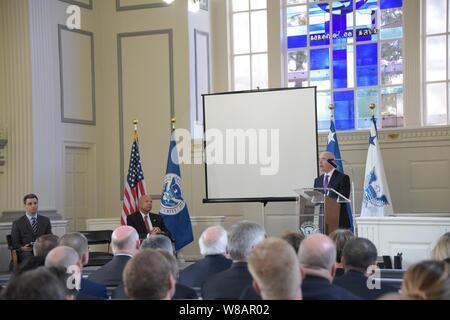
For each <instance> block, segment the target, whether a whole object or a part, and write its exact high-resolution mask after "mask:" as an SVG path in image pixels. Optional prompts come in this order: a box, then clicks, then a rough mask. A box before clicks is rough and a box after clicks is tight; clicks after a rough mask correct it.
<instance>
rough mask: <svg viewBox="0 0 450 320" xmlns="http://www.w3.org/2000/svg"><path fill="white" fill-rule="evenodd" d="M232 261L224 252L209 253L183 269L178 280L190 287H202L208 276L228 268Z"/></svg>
mask: <svg viewBox="0 0 450 320" xmlns="http://www.w3.org/2000/svg"><path fill="white" fill-rule="evenodd" d="M232 263H233V261H231V260H230V259H227V258H225V257H224V256H223V255H222V254H213V255H208V256H205V257H204V258H203V259H202V260H199V261H197V262H196V263H193V264H191V265H190V266H188V267H186V268H185V269H183V270H181V271H180V278H179V279H178V281H179V282H180V283H181V284H184V285H186V286H188V287H199V288H201V287H202V285H203V283H204V282H205V281H206V279H208V277H210V276H211V275H213V274H216V273H219V272H222V271H224V270H226V269H228V268H229V267H230V266H231V264H232Z"/></svg>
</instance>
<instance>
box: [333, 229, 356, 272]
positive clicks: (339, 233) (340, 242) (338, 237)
mask: <svg viewBox="0 0 450 320" xmlns="http://www.w3.org/2000/svg"><path fill="white" fill-rule="evenodd" d="M330 238H331V240H333V242H334V245H335V246H336V275H335V277H336V278H337V277H340V276H342V275H343V274H344V272H345V270H344V266H343V264H342V261H341V259H342V251H343V250H344V247H345V244H346V243H347V241H348V240H350V239H352V238H354V235H353V232H351V231H350V230H348V229H337V230H334V231H333V232H332V233H330Z"/></svg>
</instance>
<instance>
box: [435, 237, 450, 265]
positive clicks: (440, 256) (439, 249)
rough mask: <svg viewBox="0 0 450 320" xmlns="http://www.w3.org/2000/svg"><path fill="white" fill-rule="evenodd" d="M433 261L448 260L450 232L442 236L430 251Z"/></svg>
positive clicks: (449, 255) (449, 254) (449, 256)
mask: <svg viewBox="0 0 450 320" xmlns="http://www.w3.org/2000/svg"><path fill="white" fill-rule="evenodd" d="M431 257H432V259H434V260H445V259H447V258H450V232H447V233H445V234H443V235H442V236H441V237H440V238H439V240H438V242H437V243H436V245H435V246H434V248H433V251H431Z"/></svg>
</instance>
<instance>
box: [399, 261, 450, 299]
mask: <svg viewBox="0 0 450 320" xmlns="http://www.w3.org/2000/svg"><path fill="white" fill-rule="evenodd" d="M401 293H402V294H403V295H404V296H406V297H408V298H413V299H420V300H444V299H448V298H449V296H450V266H449V265H448V264H447V263H446V262H444V261H434V260H427V261H422V262H419V263H417V264H415V265H413V266H411V267H410V268H409V269H408V270H407V271H406V272H405V274H404V276H403V284H402V288H401Z"/></svg>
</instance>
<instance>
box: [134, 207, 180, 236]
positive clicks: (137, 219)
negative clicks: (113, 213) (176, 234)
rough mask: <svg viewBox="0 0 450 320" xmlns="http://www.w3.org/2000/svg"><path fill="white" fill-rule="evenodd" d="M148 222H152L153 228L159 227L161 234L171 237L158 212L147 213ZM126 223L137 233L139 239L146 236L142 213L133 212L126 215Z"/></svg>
mask: <svg viewBox="0 0 450 320" xmlns="http://www.w3.org/2000/svg"><path fill="white" fill-rule="evenodd" d="M149 217H150V222H151V223H152V226H153V228H156V227H158V228H159V229H161V232H162V234H163V235H165V236H168V237H169V238H170V239H172V235H171V234H170V232H169V230H167V228H166V226H165V224H164V220H163V219H162V218H161V216H160V215H159V214H156V213H149ZM127 225H129V226H132V227H133V228H135V229H136V231H137V232H138V233H139V238H140V239H145V238H146V237H147V234H148V231H147V228H146V227H145V222H144V219H142V214H141V213H140V212H135V213H133V214H130V215H129V216H127Z"/></svg>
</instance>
